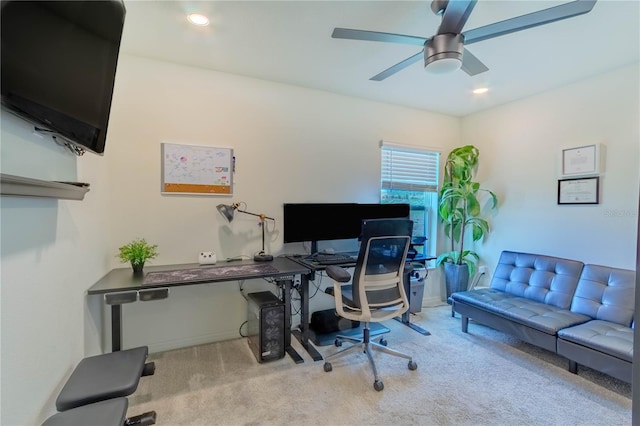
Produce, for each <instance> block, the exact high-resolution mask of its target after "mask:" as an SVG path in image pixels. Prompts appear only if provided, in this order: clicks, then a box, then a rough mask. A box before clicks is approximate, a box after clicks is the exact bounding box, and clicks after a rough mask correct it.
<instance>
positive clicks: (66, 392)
mask: <svg viewBox="0 0 640 426" xmlns="http://www.w3.org/2000/svg"><path fill="white" fill-rule="evenodd" d="M148 352H149V350H148V348H147V347H146V346H143V347H139V348H133V349H128V350H124V351H118V352H111V353H107V354H102V355H96V356H92V357H88V358H85V359H83V360H82V361H80V363H79V364H78V365H77V366H76V368H75V369H74V371H73V373H71V376H70V377H69V379H68V380H67V382H66V383H65V385H64V387H63V388H62V390H61V391H60V394H59V395H58V398H57V399H56V408H57V409H58V411H59V413H57V414H54V415H53V416H51V417H49V418H48V419H47V420H46V421H45V422H44V423H43V426H57V425H76V424H77V425H81V424H95V425H127V426H129V425H141V426H142V425H152V424H155V420H156V413H155V412H154V411H150V412H148V413H144V414H141V415H139V416H135V417H131V418H126V412H127V408H128V405H129V403H128V400H127V398H126V397H127V396H129V395H131V394H133V393H134V392H135V391H136V389H137V388H138V383H139V381H140V378H141V377H142V376H149V375H152V374H154V372H155V364H154V363H153V362H149V363H146V359H147V355H148Z"/></svg>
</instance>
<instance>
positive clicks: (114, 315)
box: [111, 305, 122, 352]
mask: <svg viewBox="0 0 640 426" xmlns="http://www.w3.org/2000/svg"><path fill="white" fill-rule="evenodd" d="M121 348H122V305H111V352H117V351H119V350H120V349H121Z"/></svg>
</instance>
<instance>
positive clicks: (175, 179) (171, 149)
mask: <svg viewBox="0 0 640 426" xmlns="http://www.w3.org/2000/svg"><path fill="white" fill-rule="evenodd" d="M161 151H162V189H161V192H162V193H163V194H198V195H231V194H233V150H232V149H231V148H216V147H212V146H196V145H178V144H172V143H162V148H161Z"/></svg>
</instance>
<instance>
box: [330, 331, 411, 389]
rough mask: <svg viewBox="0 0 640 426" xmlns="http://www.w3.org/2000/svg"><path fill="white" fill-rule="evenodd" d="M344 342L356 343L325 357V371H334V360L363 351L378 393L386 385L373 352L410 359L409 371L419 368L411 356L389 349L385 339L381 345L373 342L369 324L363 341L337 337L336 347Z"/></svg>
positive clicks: (381, 339) (381, 340)
mask: <svg viewBox="0 0 640 426" xmlns="http://www.w3.org/2000/svg"><path fill="white" fill-rule="evenodd" d="M342 341H347V342H351V343H354V345H353V346H350V347H348V348H346V349H343V350H341V351H338V352H336V353H334V354H331V355H329V356H327V357H325V363H324V371H326V372H329V371H332V370H333V366H332V365H331V362H330V361H331V360H332V359H335V358H339V357H341V356H343V355H347V354H349V353H351V352H355V351H358V350H361V351H362V352H364V353H365V354H367V358H368V359H369V364H370V365H371V369H372V370H373V377H374V381H373V388H374V389H375V390H377V391H381V390H382V389H384V383H382V380H380V376H378V369H377V368H376V363H375V361H374V360H373V356H372V355H371V351H372V350H375V351H378V352H382V353H385V354H388V355H393V356H396V357H399V358H404V359H408V360H409V362H408V364H407V367H408V368H409V370H415V369H417V368H418V364H416V362H415V361H414V360H413V358H412V357H411V355H407V354H405V353H403V352H399V351H396V350H393V349H389V348H388V347H387V341H386V340H385V339H384V338H380V343H377V342H373V341H371V336H370V333H369V323H365V324H364V333H363V336H362V339H354V338H353V337H349V336H338V337H336V341H335V345H336V346H338V347H339V346H342Z"/></svg>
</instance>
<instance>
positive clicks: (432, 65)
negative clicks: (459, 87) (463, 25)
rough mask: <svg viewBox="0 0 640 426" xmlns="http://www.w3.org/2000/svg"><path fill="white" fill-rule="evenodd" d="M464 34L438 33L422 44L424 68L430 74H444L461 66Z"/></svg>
mask: <svg viewBox="0 0 640 426" xmlns="http://www.w3.org/2000/svg"><path fill="white" fill-rule="evenodd" d="M463 50H464V36H463V35H462V34H438V35H436V36H433V37H432V38H430V39H429V40H427V42H426V43H425V44H424V69H425V70H426V71H428V72H429V73H432V74H446V73H450V72H453V71H457V70H458V69H460V67H462V51H463Z"/></svg>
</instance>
